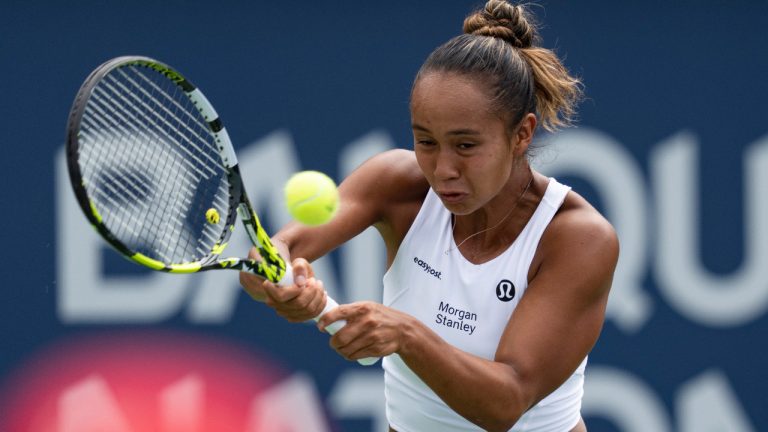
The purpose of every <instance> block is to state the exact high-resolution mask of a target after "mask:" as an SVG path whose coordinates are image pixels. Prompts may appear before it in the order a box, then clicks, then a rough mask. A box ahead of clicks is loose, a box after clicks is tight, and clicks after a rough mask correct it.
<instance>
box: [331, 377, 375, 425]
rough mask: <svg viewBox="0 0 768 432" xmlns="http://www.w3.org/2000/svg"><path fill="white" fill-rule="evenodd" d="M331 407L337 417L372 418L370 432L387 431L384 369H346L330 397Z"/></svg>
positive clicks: (332, 412)
mask: <svg viewBox="0 0 768 432" xmlns="http://www.w3.org/2000/svg"><path fill="white" fill-rule="evenodd" d="M328 408H329V409H330V411H331V414H333V416H334V417H336V418H344V419H346V418H353V419H359V418H370V419H373V427H372V428H371V429H369V430H371V431H386V430H388V429H389V422H388V421H387V412H386V401H385V399H384V371H382V370H381V369H378V370H373V371H370V370H357V369H351V370H347V371H345V372H344V373H342V374H341V376H339V378H338V379H337V380H336V384H335V385H334V386H333V390H331V394H330V395H329V396H328Z"/></svg>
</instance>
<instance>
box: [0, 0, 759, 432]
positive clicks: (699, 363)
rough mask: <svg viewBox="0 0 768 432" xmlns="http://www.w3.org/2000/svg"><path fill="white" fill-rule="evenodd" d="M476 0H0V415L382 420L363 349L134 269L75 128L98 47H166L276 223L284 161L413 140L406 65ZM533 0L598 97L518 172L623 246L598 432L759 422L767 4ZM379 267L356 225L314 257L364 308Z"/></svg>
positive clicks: (212, 286)
mask: <svg viewBox="0 0 768 432" xmlns="http://www.w3.org/2000/svg"><path fill="white" fill-rule="evenodd" d="M481 4H482V3H481V2H477V1H450V2H447V1H432V0H429V1H419V2H351V1H338V2H309V1H296V2H263V1H252V2H245V1H228V2H227V1H225V2H220V3H216V4H213V3H210V2H201V1H197V0H186V1H182V0H170V1H165V2H151V1H123V2H117V1H101V2H97V1H90V0H87V1H78V2H50V1H30V2H24V1H18V0H3V1H2V2H0V61H1V62H2V68H0V78H1V79H0V95H2V102H1V103H0V126H2V131H3V133H2V135H0V143H1V144H2V146H1V147H0V151H1V152H2V153H1V154H2V156H0V175H1V176H2V180H1V181H0V202H2V209H3V212H2V219H3V222H4V224H3V227H2V231H1V232H2V244H3V247H2V248H0V249H1V252H0V253H1V254H2V263H3V266H2V271H1V272H0V274H1V275H2V276H0V277H1V279H0V281H1V282H0V285H1V286H2V288H1V289H0V430H2V431H43V430H44V431H55V432H75V431H78V432H83V431H85V432H89V431H96V430H110V431H117V432H123V431H125V432H143V431H148V430H158V431H161V432H162V431H165V432H170V431H209V430H217V431H220V430H226V431H230V430H231V431H233V432H241V431H243V432H244V431H253V432H255V431H275V430H281V431H292V432H293V431H382V430H385V429H384V428H385V427H386V426H385V425H386V421H385V419H384V418H383V394H382V373H381V369H380V367H379V366H378V365H377V366H376V367H372V368H363V367H361V366H358V365H357V364H355V363H348V362H346V361H344V360H343V359H341V358H340V357H338V356H337V355H336V354H335V353H334V352H333V351H332V350H331V349H329V348H328V346H327V338H326V336H325V335H323V334H319V333H318V332H317V331H316V330H315V328H314V327H313V326H310V325H290V324H288V323H285V322H283V321H282V320H280V319H278V318H276V317H275V315H274V314H273V313H272V312H271V311H270V310H269V309H268V308H266V307H264V306H263V305H260V304H258V303H255V302H253V301H251V300H250V299H249V298H248V297H247V296H246V295H244V294H242V293H241V292H240V290H239V285H238V280H237V274H236V273H228V272H211V273H209V274H201V275H195V276H171V275H165V274H155V273H149V272H146V271H142V270H141V269H140V268H138V267H137V266H134V265H132V264H130V263H128V262H126V261H124V260H123V259H122V258H119V257H117V255H116V254H115V253H113V252H112V251H111V250H109V249H108V248H106V247H104V246H103V245H102V242H101V240H100V239H99V238H98V237H97V235H96V234H95V233H93V231H92V230H91V229H90V228H89V227H88V226H87V224H86V223H85V222H84V218H83V217H82V215H81V212H80V209H79V208H78V207H76V205H75V203H74V200H73V196H72V193H71V190H70V187H69V184H68V181H69V180H68V178H67V173H66V169H65V166H64V154H63V146H64V130H65V121H66V117H67V113H68V110H69V107H70V104H71V101H72V98H73V96H74V95H75V93H76V92H77V89H78V87H79V86H80V84H81V83H82V81H83V79H84V78H85V76H86V75H87V74H88V73H89V72H90V71H91V70H92V69H93V68H94V67H96V66H97V65H98V64H100V63H101V62H103V61H105V60H107V59H109V58H111V57H115V56H118V55H124V54H143V55H148V56H151V57H155V58H157V59H159V60H161V61H164V62H167V63H168V64H170V65H172V66H174V67H176V68H177V69H179V70H180V71H181V72H182V73H184V74H186V75H187V76H188V77H189V78H190V79H191V80H192V81H193V82H194V83H196V84H197V85H198V86H200V87H201V88H202V89H203V90H204V92H205V93H206V94H207V95H208V97H209V98H210V99H211V100H212V101H213V103H214V105H215V106H216V107H217V110H218V111H219V114H220V115H221V116H222V119H223V120H224V122H225V124H226V125H227V126H228V129H229V131H230V135H231V136H232V138H233V141H234V142H235V146H236V148H237V151H238V153H239V158H240V161H241V165H242V166H243V169H244V175H245V178H246V182H247V187H248V192H249V194H250V195H251V197H252V199H253V200H254V201H255V203H256V205H257V207H258V208H259V210H258V211H259V213H260V214H262V215H263V216H264V219H265V222H266V225H267V226H268V227H269V229H270V230H275V229H277V228H279V227H280V226H281V225H282V224H283V223H285V222H286V221H287V220H288V217H287V214H286V212H285V210H284V209H283V204H282V197H281V191H280V188H281V186H282V183H283V182H284V181H285V180H286V179H287V178H288V176H289V175H290V174H291V173H292V172H294V171H297V170H301V169H316V170H321V171H325V172H327V173H329V174H330V175H331V176H332V177H334V178H336V179H337V180H340V179H342V178H343V177H344V176H345V175H346V174H347V173H349V172H350V170H352V169H354V168H355V167H356V166H357V165H358V164H359V163H361V162H362V161H364V160H365V159H366V158H368V157H370V156H371V155H373V154H375V153H377V152H380V151H382V150H385V149H388V148H394V147H401V148H409V147H410V146H411V138H410V129H409V113H408V95H409V90H410V84H411V80H412V78H413V76H414V74H415V72H416V71H417V70H418V68H419V66H420V64H421V62H422V61H423V60H424V58H425V57H426V56H427V55H428V54H429V52H430V51H431V50H432V49H433V48H434V47H436V46H437V45H439V44H440V43H442V42H444V41H445V40H447V39H448V38H450V37H452V36H454V35H456V34H457V33H458V32H459V31H460V28H461V22H462V20H463V17H464V16H465V15H466V14H467V13H468V12H469V11H470V10H471V9H474V8H475V7H478V6H481ZM533 10H534V11H536V13H537V14H538V16H539V18H540V20H541V21H542V22H543V27H542V35H543V38H544V46H546V47H549V48H554V49H556V51H557V52H558V53H559V54H560V55H561V56H563V58H564V59H565V63H566V64H567V66H568V67H569V69H570V70H571V71H572V72H574V73H575V74H577V75H580V76H581V77H582V78H583V80H584V83H585V87H586V94H587V96H588V98H587V99H586V101H585V102H584V103H583V104H582V106H581V114H580V120H579V123H578V127H576V128H572V129H568V130H565V131H563V132H561V133H559V134H557V135H554V136H544V135H542V136H541V137H540V142H541V144H542V149H541V150H540V151H539V152H538V153H537V155H536V158H535V160H534V163H535V165H536V166H537V167H538V168H539V169H541V170H542V171H544V172H545V173H548V174H550V175H553V176H556V177H558V178H559V179H561V180H562V181H565V182H568V183H570V184H571V185H573V186H574V188H575V190H576V191H577V192H579V193H581V194H582V195H584V196H586V197H587V198H588V199H590V200H591V201H592V202H593V203H595V204H596V206H598V207H599V209H600V210H601V211H602V212H603V213H604V214H605V215H606V216H607V217H608V218H609V219H610V220H611V221H612V222H613V223H614V225H615V226H616V228H617V230H618V232H619V235H620V238H621V241H622V256H621V260H620V264H619V268H618V271H617V274H616V277H615V283H614V287H613V291H612V297H611V302H610V305H609V310H608V316H607V321H606V324H605V327H604V330H603V334H602V336H601V339H600V341H599V342H598V345H597V347H596V348H595V349H594V351H593V352H592V354H591V356H590V363H589V367H588V379H587V387H586V396H585V399H584V409H583V412H584V416H585V417H586V419H587V423H588V425H589V429H590V432H603V431H622V432H635V431H638V432H639V431H644V432H647V431H658V432H664V431H683V432H693V431H697V432H702V431H704V432H707V431H733V432H740V431H765V430H768V410H767V409H766V408H768V403H767V402H768V397H767V396H766V395H765V387H766V384H768V369H767V368H766V367H765V365H766V364H767V363H768V354H767V353H768V350H766V349H765V345H766V334H768V318H767V317H766V311H767V310H768V135H767V134H768V121H767V120H768V104H766V100H767V99H768V83H767V82H766V77H768V55H767V54H768V52H766V46H768V32H766V31H765V25H766V22H768V2H765V1H747V0H738V1H728V2H726V1H715V0H713V1H705V2H701V1H687V0H680V1H675V2H667V1H660V0H647V1H644V2H600V1H595V0H584V1H579V2H559V1H554V0H543V1H540V2H538V6H534V7H533ZM265 170H266V172H265ZM261 173H263V174H261ZM246 248H247V241H246V240H245V239H244V238H242V237H238V238H236V240H235V241H233V244H232V245H231V246H230V248H229V251H230V253H232V254H239V253H240V252H239V251H244V250H246ZM383 265H384V254H383V249H382V246H381V244H380V242H379V240H378V237H377V235H376V234H375V233H373V232H366V233H364V234H363V235H361V236H360V237H359V238H357V239H355V240H354V241H352V242H350V243H349V244H348V245H345V246H344V247H342V248H340V249H339V250H338V251H336V252H334V253H333V254H332V255H331V256H330V257H328V258H325V259H322V260H320V261H319V262H318V263H317V268H318V270H319V272H320V275H321V277H322V278H323V279H324V280H325V281H326V286H328V287H329V288H330V289H331V290H332V293H333V295H334V296H335V297H336V298H337V299H338V300H340V301H353V300H360V299H374V300H378V299H380V296H381V275H382V274H383V271H384V268H383ZM553 355H556V353H553Z"/></svg>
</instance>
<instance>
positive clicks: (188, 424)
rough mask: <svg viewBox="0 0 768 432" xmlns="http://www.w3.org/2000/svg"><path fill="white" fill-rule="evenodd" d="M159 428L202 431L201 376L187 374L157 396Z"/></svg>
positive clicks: (203, 395) (203, 406) (202, 398)
mask: <svg viewBox="0 0 768 432" xmlns="http://www.w3.org/2000/svg"><path fill="white" fill-rule="evenodd" d="M158 399H159V404H160V418H161V428H162V429H161V430H163V431H184V432H204V431H202V430H201V428H200V425H202V424H203V423H202V421H203V415H204V413H205V383H204V380H203V378H202V377H200V376H198V375H196V374H189V375H187V376H185V377H183V378H182V379H180V380H178V381H176V382H175V383H173V384H171V385H169V386H168V387H166V388H165V389H164V390H163V391H162V392H161V393H160V396H159V398H158Z"/></svg>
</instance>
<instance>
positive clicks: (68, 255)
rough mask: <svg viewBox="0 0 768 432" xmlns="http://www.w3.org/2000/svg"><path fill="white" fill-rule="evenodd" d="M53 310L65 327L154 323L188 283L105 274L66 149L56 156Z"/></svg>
mask: <svg viewBox="0 0 768 432" xmlns="http://www.w3.org/2000/svg"><path fill="white" fill-rule="evenodd" d="M55 173H56V174H55V175H56V197H55V199H56V210H57V211H56V213H57V226H56V235H57V238H58V239H57V242H56V244H57V247H56V273H57V279H58V281H59V283H58V284H57V285H56V286H57V290H58V295H57V297H56V300H57V308H58V315H59V319H61V321H62V322H64V323H99V324H101V323H108V322H121V323H131V322H145V323H147V322H157V321H160V320H163V319H165V318H167V317H169V316H171V315H173V314H174V313H175V312H176V311H177V310H178V309H179V306H180V305H181V302H182V301H183V300H184V296H185V294H186V292H185V290H184V287H185V285H186V284H187V283H188V282H189V279H187V278H184V277H178V276H175V275H169V274H165V273H152V274H142V275H140V276H113V277H110V278H109V279H108V280H107V279H106V278H105V276H104V274H103V268H104V266H103V262H102V261H103V259H102V254H101V251H102V248H104V247H105V245H104V241H103V240H102V239H101V238H100V237H99V236H98V234H96V233H95V232H94V231H93V229H92V227H91V226H90V225H89V224H88V222H87V221H86V219H85V217H84V216H83V212H82V210H80V207H78V205H77V203H76V202H75V197H74V194H73V193H72V188H71V187H70V182H69V177H68V175H67V168H66V158H65V157H64V149H61V150H60V151H59V152H58V153H57V155H56V170H55Z"/></svg>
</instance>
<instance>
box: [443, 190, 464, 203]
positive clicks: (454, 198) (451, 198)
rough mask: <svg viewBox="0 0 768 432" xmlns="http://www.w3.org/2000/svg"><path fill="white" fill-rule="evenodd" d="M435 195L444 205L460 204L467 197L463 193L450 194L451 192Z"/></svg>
mask: <svg viewBox="0 0 768 432" xmlns="http://www.w3.org/2000/svg"><path fill="white" fill-rule="evenodd" d="M437 195H438V196H439V197H440V199H441V200H442V201H443V202H444V203H450V204H455V203H458V202H461V201H462V200H463V199H464V198H465V197H466V196H467V194H466V193H464V192H452V191H444V192H438V193H437Z"/></svg>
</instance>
